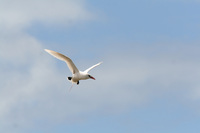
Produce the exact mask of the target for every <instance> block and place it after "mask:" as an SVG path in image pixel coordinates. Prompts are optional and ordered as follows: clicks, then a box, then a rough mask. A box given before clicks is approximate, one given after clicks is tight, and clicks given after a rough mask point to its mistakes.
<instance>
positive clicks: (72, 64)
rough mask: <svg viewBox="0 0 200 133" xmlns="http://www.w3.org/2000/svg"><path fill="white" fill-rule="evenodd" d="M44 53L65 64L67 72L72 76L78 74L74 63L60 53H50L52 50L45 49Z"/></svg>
mask: <svg viewBox="0 0 200 133" xmlns="http://www.w3.org/2000/svg"><path fill="white" fill-rule="evenodd" d="M45 51H46V52H47V53H49V54H50V55H52V56H54V57H56V58H57V59H59V60H62V61H64V62H66V63H67V66H68V67H69V70H70V71H71V72H72V74H75V73H77V72H79V70H78V69H77V68H76V66H75V65H74V63H73V62H72V60H71V59H70V58H69V57H67V56H65V55H63V54H61V53H58V52H55V51H52V50H48V49H45Z"/></svg>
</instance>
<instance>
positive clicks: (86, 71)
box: [84, 62, 103, 73]
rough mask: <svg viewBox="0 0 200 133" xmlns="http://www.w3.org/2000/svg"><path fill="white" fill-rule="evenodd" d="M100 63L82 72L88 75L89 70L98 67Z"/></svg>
mask: <svg viewBox="0 0 200 133" xmlns="http://www.w3.org/2000/svg"><path fill="white" fill-rule="evenodd" d="M101 63H103V62H99V63H98V64H96V65H94V66H91V67H90V68H88V69H87V70H85V71H84V72H85V73H88V72H89V71H90V70H91V69H93V68H95V67H96V66H98V65H100V64H101Z"/></svg>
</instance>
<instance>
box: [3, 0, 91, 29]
mask: <svg viewBox="0 0 200 133" xmlns="http://www.w3.org/2000/svg"><path fill="white" fill-rule="evenodd" d="M0 12H2V13H1V14H0V25H1V28H6V29H10V30H11V29H12V30H13V29H16V30H20V29H23V28H26V27H28V26H30V25H31V24H33V23H36V22H38V23H42V24H45V25H48V24H57V25H59V24H62V25H67V24H69V23H71V22H76V21H81V20H88V19H91V17H92V14H91V13H90V12H89V11H87V10H86V9H85V4H84V2H83V1H81V0H73V1H72V0H49V1H48V0H42V1H39V0H35V1H31V0H28V1H27V0H19V1H17V2H16V1H14V0H9V1H6V0H1V5H0Z"/></svg>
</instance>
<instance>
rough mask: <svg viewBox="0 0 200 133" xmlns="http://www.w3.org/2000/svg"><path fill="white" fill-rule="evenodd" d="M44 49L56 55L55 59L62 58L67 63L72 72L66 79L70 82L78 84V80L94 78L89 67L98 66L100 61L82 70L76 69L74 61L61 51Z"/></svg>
mask: <svg viewBox="0 0 200 133" xmlns="http://www.w3.org/2000/svg"><path fill="white" fill-rule="evenodd" d="M44 50H45V51H46V52H47V53H49V54H50V55H52V56H54V57H56V58H57V59H59V60H62V61H64V62H66V63H67V66H68V67H69V70H70V71H71V72H72V77H68V80H70V81H71V82H72V84H73V83H76V84H77V85H78V84H79V80H86V79H94V80H95V78H94V77H92V76H91V75H90V74H89V73H88V72H89V71H90V70H91V69H93V68H95V67H96V66H98V65H100V64H101V63H102V62H99V63H98V64H96V65H93V66H92V67H90V68H88V69H86V70H85V71H83V72H82V71H79V70H78V69H77V67H76V66H75V65H74V63H73V62H72V60H71V59H70V58H69V57H67V56H65V55H63V54H61V53H58V52H55V51H52V50H48V49H44Z"/></svg>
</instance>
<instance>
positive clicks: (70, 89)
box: [69, 83, 74, 92]
mask: <svg viewBox="0 0 200 133" xmlns="http://www.w3.org/2000/svg"><path fill="white" fill-rule="evenodd" d="M73 86H74V84H73V83H72V86H71V87H70V88H69V92H71V90H72V88H73Z"/></svg>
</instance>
